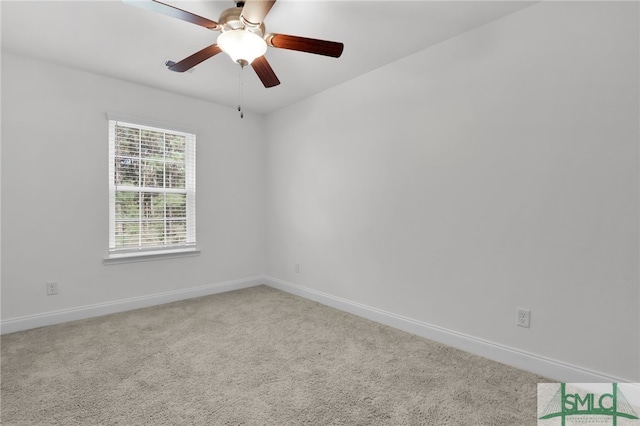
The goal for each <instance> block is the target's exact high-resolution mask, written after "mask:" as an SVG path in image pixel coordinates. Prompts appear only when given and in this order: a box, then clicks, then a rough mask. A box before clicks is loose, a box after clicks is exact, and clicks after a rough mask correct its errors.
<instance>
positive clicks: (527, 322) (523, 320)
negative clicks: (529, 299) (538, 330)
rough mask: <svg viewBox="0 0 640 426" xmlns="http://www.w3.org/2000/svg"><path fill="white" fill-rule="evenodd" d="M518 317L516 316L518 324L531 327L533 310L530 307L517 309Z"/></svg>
mask: <svg viewBox="0 0 640 426" xmlns="http://www.w3.org/2000/svg"><path fill="white" fill-rule="evenodd" d="M517 313H518V317H517V318H516V325H518V326H520V327H524V328H529V327H531V310H530V309H523V308H518V309H517Z"/></svg>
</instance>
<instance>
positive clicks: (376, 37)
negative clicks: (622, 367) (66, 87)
mask: <svg viewBox="0 0 640 426" xmlns="http://www.w3.org/2000/svg"><path fill="white" fill-rule="evenodd" d="M166 2H167V3H171V4H173V5H174V6H177V7H179V8H182V9H185V10H188V11H190V12H193V13H196V14H199V15H201V16H204V17H206V18H209V19H212V20H214V21H217V20H218V16H219V15H220V12H222V10H224V9H226V8H229V7H234V3H233V2H232V1H230V0H224V1H220V0H215V1H212V0H198V1H196V0H193V1H171V0H166ZM532 3H534V2H525V1H477V0H476V1H307V0H297V1H294V0H279V1H278V2H277V3H276V4H275V5H274V7H273V9H271V12H270V13H269V15H268V16H267V18H266V20H265V24H266V29H267V32H278V33H283V34H292V35H299V36H304V37H311V38H319V39H326V40H332V41H340V42H343V43H344V45H345V48H344V53H343V55H342V57H341V58H339V59H335V58H329V57H324V56H318V55H312V54H308V53H301V52H294V51H289V50H283V49H274V48H269V50H268V52H267V54H266V56H267V59H268V60H269V63H270V64H271V66H272V68H273V69H274V71H275V73H276V74H277V76H278V77H279V79H280V81H281V84H280V85H279V86H276V87H273V88H270V89H265V88H264V87H263V86H262V84H261V83H260V80H259V79H258V77H257V76H256V75H255V73H254V72H253V70H252V69H251V68H249V67H248V68H246V69H245V70H244V71H243V73H244V77H243V79H244V91H243V93H244V95H243V98H244V101H243V104H244V108H245V109H246V110H251V111H255V112H260V113H268V112H270V111H274V110H277V109H279V108H282V107H284V106H286V105H290V104H292V103H294V102H296V101H299V100H301V99H304V98H306V97H309V96H311V95H313V94H315V93H318V92H321V91H323V90H326V89H328V88H330V87H333V86H336V85H338V84H340V83H342V82H345V81H347V80H350V79H352V78H354V77H357V76H359V75H362V74H364V73H367V72H369V71H371V70H373V69H376V68H378V67H380V66H382V65H385V64H387V63H390V62H393V61H395V60H397V59H400V58H402V57H404V56H407V55H410V54H412V53H415V52H418V51H420V50H423V49H426V48H428V47H430V46H433V45H435V44H437V43H440V42H442V41H444V40H447V39H449V38H452V37H455V36H456V35H458V34H461V33H463V32H466V31H469V30H471V29H473V28H475V27H477V26H480V25H483V24H485V23H487V22H490V21H493V20H496V19H499V18H501V17H503V16H505V15H508V14H510V13H513V12H515V11H517V10H520V9H522V8H524V7H527V6H529V5H531V4H532ZM0 7H1V9H0V13H1V15H2V27H1V28H2V50H3V51H9V52H14V53H19V54H24V55H28V56H33V57H37V58H41V59H45V60H50V61H53V62H56V63H60V64H63V65H68V66H71V67H74V68H79V69H83V70H87V71H90V72H94V73H99V74H103V75H107V76H112V77H116V78H119V79H122V80H126V81H130V82H134V83H138V84H143V85H147V86H151V87H155V88H160V89H163V90H168V91H171V92H175V93H180V94H184V95H187V96H191V97H196V98H200V99H204V100H208V101H211V102H215V103H218V104H222V105H228V106H230V107H236V106H237V104H238V94H239V71H240V67H239V66H238V65H236V64H234V63H233V62H232V61H231V60H230V59H229V58H228V57H227V56H226V55H224V54H220V55H218V56H215V57H213V58H211V59H209V60H207V61H205V62H203V63H201V64H200V65H198V66H197V67H195V68H194V69H193V72H186V73H176V72H172V71H169V70H167V69H166V67H165V65H164V62H165V60H166V59H171V60H174V61H179V60H181V59H184V58H185V57H187V56H189V55H191V54H192V53H195V52H197V51H198V50H200V49H202V48H203V47H205V46H208V45H210V44H212V43H215V40H216V37H217V35H218V33H217V32H212V31H209V30H207V29H205V28H202V27H199V26H197V25H194V24H190V23H187V22H184V21H180V20H178V19H175V18H171V17H167V16H164V15H160V14H157V13H154V12H149V11H146V10H143V9H140V8H137V7H134V6H130V5H126V4H124V3H121V2H120V1H118V0H107V1H104V0H102V1H77V0H76V1H51V0H49V1H24V0H21V1H9V0H2V2H1V3H0Z"/></svg>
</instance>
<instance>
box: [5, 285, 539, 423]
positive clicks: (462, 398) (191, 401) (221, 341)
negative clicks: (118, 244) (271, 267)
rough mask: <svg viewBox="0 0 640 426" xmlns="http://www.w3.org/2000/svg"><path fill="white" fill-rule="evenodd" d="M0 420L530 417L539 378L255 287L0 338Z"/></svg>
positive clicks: (526, 420)
mask: <svg viewBox="0 0 640 426" xmlns="http://www.w3.org/2000/svg"><path fill="white" fill-rule="evenodd" d="M1 343H2V358H1V361H2V370H1V379H2V394H1V396H2V400H1V409H2V411H1V418H0V420H1V422H2V425H5V426H7V425H83V426H86V425H114V424H120V425H227V424H228V425H303V424H310V425H438V426H441V425H507V426H516V425H535V424H536V395H537V393H536V384H537V383H538V382H544V381H547V380H545V379H543V378H542V377H539V376H536V375H534V374H530V373H527V372H524V371H520V370H517V369H515V368H511V367H508V366H505V365H502V364H499V363H496V362H493V361H489V360H486V359H484V358H480V357H478V356H475V355H471V354H468V353H465V352H462V351H459V350H456V349H453V348H450V347H447V346H444V345H441V344H438V343H434V342H432V341H428V340H425V339H422V338H420V337H417V336H413V335H411V334H408V333H405V332H402V331H398V330H395V329H392V328H389V327H386V326H383V325H380V324H377V323H374V322H371V321H368V320H365V319H362V318H359V317H355V316H352V315H350V314H347V313H344V312H341V311H338V310H335V309H332V308H329V307H326V306H323V305H320V304H318V303H315V302H311V301H308V300H305V299H302V298H299V297H296V296H293V295H290V294H288V293H284V292H281V291H278V290H275V289H272V288H270V287H266V286H259V287H253V288H249V289H244V290H239V291H233V292H229V293H222V294H217V295H213V296H207V297H202V298H198V299H191V300H187V301H181V302H175V303H170V304H167V305H162V306H156V307H152V308H146V309H140V310H136V311H130V312H125V313H120V314H115V315H109V316H104V317H99V318H92V319H88V320H83V321H77V322H73V323H66V324H60V325H55V326H50V327H44V328H39V329H35V330H28V331H24V332H19V333H13V334H8V335H4V336H2V341H1Z"/></svg>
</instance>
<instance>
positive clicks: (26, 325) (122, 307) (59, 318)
mask: <svg viewBox="0 0 640 426" xmlns="http://www.w3.org/2000/svg"><path fill="white" fill-rule="evenodd" d="M260 284H264V276H258V277H250V278H244V279H239V280H233V281H226V282H221V283H216V284H209V285H205V286H200V287H193V288H187V289H182V290H175V291H168V292H165V293H156V294H151V295H147V296H140V297H133V298H130V299H123V300H115V301H112V302H106V303H98V304H95V305H86V306H79V307H77V308H71V309H64V310H60V311H53V312H45V313H42V314H36V315H28V316H24V317H17V318H10V319H7V320H4V321H2V322H0V334H6V333H14V332H16V331H22V330H29V329H31V328H37V327H44V326H47V325H54V324H60V323H63V322H69V321H77V320H81V319H86V318H92V317H97V316H101V315H108V314H115V313H117V312H124V311H130V310H132V309H139V308H146V307H149V306H155V305H161V304H163V303H170V302H176V301H178V300H185V299H192V298H194V297H200V296H208V295H210V294H216V293H224V292H227V291H232V290H239V289H242V288H247V287H254V286H256V285H260Z"/></svg>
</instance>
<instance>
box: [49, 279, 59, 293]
mask: <svg viewBox="0 0 640 426" xmlns="http://www.w3.org/2000/svg"><path fill="white" fill-rule="evenodd" d="M54 294H58V282H57V281H49V282H48V283H47V295H48V296H53V295H54Z"/></svg>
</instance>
